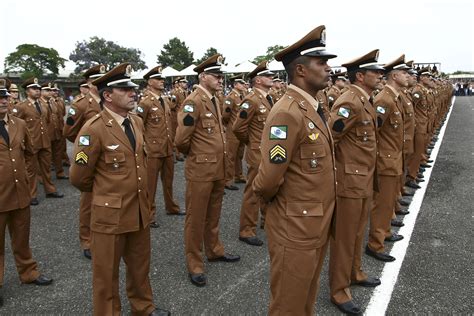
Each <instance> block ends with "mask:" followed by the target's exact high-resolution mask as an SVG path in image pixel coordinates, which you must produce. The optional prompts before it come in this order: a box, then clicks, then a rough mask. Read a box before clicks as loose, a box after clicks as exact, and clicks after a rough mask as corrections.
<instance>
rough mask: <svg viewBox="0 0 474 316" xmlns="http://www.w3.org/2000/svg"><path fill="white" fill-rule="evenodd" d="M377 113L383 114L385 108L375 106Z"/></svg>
mask: <svg viewBox="0 0 474 316" xmlns="http://www.w3.org/2000/svg"><path fill="white" fill-rule="evenodd" d="M377 113H380V114H385V108H384V107H383V106H380V105H379V106H377Z"/></svg>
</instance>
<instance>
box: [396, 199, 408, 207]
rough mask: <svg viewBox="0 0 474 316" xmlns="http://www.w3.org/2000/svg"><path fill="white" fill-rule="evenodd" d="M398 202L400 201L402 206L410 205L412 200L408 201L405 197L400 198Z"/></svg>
mask: <svg viewBox="0 0 474 316" xmlns="http://www.w3.org/2000/svg"><path fill="white" fill-rule="evenodd" d="M398 203H400V205H401V206H408V205H410V201H407V200H405V199H400V200H398Z"/></svg>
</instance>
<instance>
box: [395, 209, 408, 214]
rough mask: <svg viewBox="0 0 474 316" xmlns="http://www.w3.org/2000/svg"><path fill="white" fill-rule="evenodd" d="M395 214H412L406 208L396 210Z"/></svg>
mask: <svg viewBox="0 0 474 316" xmlns="http://www.w3.org/2000/svg"><path fill="white" fill-rule="evenodd" d="M395 214H397V215H408V214H410V212H408V211H407V210H404V209H399V210H398V211H396V212H395Z"/></svg>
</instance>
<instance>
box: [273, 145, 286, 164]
mask: <svg viewBox="0 0 474 316" xmlns="http://www.w3.org/2000/svg"><path fill="white" fill-rule="evenodd" d="M270 162H271V163H274V164H280V163H285V162H286V149H285V148H284V147H283V146H281V145H275V146H273V147H272V148H271V149H270Z"/></svg>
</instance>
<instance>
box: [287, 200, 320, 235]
mask: <svg viewBox="0 0 474 316" xmlns="http://www.w3.org/2000/svg"><path fill="white" fill-rule="evenodd" d="M323 215H324V209H323V203H322V202H317V201H298V202H296V201H295V202H287V203H286V216H287V233H288V237H290V238H296V239H313V238H319V237H320V235H321V222H322V219H323Z"/></svg>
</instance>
